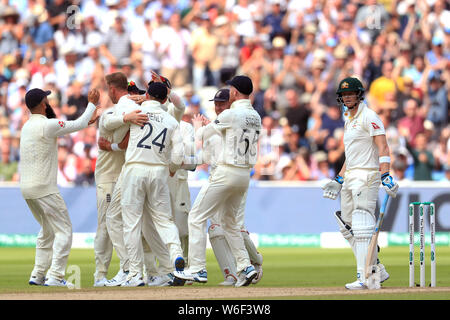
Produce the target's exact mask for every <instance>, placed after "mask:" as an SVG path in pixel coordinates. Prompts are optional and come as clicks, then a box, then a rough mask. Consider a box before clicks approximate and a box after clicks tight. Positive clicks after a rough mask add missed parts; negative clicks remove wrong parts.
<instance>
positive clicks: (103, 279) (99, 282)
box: [94, 277, 108, 287]
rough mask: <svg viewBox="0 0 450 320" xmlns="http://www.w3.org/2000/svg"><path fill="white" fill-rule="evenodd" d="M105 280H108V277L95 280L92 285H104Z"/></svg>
mask: <svg viewBox="0 0 450 320" xmlns="http://www.w3.org/2000/svg"><path fill="white" fill-rule="evenodd" d="M106 282H108V279H106V278H105V277H103V278H101V279H98V280H95V281H94V287H104V286H105V285H106Z"/></svg>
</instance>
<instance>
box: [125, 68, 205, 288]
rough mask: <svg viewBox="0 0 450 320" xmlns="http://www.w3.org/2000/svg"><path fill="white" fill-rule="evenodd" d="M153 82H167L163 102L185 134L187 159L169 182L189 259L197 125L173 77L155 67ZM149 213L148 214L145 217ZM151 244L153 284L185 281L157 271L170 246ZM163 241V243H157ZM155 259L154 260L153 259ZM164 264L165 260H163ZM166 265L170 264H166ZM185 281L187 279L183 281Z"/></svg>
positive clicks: (148, 262) (147, 253)
mask: <svg viewBox="0 0 450 320" xmlns="http://www.w3.org/2000/svg"><path fill="white" fill-rule="evenodd" d="M153 82H160V83H163V84H164V85H165V86H166V87H167V90H168V92H169V93H168V99H167V101H166V102H165V103H164V104H162V106H161V107H162V109H163V110H164V111H167V112H168V113H169V114H170V115H171V116H173V117H174V118H175V119H176V120H177V121H178V123H179V124H180V134H181V136H182V138H183V146H184V150H185V156H184V160H183V164H182V166H181V168H180V169H178V170H177V171H176V173H175V175H174V176H169V178H168V186H169V191H170V199H171V201H170V202H171V208H172V214H173V219H174V221H175V225H176V226H177V228H178V232H179V236H180V242H181V247H182V249H183V255H184V257H185V259H187V250H188V227H187V216H188V213H189V210H190V208H191V197H190V191H189V185H188V183H187V171H188V170H191V171H192V170H195V168H196V163H197V160H196V158H195V146H194V129H193V127H192V125H191V124H190V123H187V122H185V121H181V118H182V117H183V114H184V112H185V108H186V107H185V105H184V103H183V101H182V100H181V98H180V97H179V96H178V95H177V94H176V93H175V92H173V91H172V90H171V89H172V86H171V83H170V81H169V79H167V78H165V77H163V76H160V75H158V74H157V73H155V72H154V71H152V80H151V81H150V82H149V85H150V84H151V83H153ZM132 99H133V100H134V101H136V103H138V104H142V103H143V102H144V101H146V99H147V98H146V97H144V96H134V97H132ZM147 218H148V217H147V216H145V215H144V220H145V219H147ZM151 226H152V223H144V224H143V229H142V231H143V233H145V234H148V235H152V234H154V232H153V230H148V228H149V227H151ZM154 240H155V241H152V243H151V244H149V245H144V261H145V266H146V269H147V270H150V277H149V281H148V285H149V286H165V285H167V283H170V285H181V283H180V280H179V279H173V275H172V274H166V273H164V272H161V270H160V271H159V272H156V270H155V268H154V265H155V263H154V262H153V261H154V259H155V258H158V260H159V261H160V269H161V260H162V259H163V260H166V256H167V249H164V250H163V251H162V250H161V249H162V248H164V247H162V246H161V243H160V242H161V241H158V239H154ZM157 242H159V243H157ZM152 262H153V263H152ZM163 264H164V263H163ZM162 268H163V269H166V270H167V268H166V267H164V266H163V267H162ZM182 283H184V281H182Z"/></svg>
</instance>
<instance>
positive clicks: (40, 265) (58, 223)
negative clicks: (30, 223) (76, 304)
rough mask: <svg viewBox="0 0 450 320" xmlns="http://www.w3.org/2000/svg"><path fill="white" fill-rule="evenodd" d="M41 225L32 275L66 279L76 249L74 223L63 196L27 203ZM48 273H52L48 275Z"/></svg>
mask: <svg viewBox="0 0 450 320" xmlns="http://www.w3.org/2000/svg"><path fill="white" fill-rule="evenodd" d="M25 201H26V202H27V204H28V207H29V208H30V210H31V212H32V213H33V215H34V217H35V218H36V220H37V221H38V222H39V224H40V225H41V230H40V231H39V234H38V237H37V240H36V258H35V264H34V269H33V271H32V273H31V276H36V277H38V278H42V277H44V276H45V275H46V273H47V276H48V277H51V278H54V279H57V280H62V279H64V275H65V271H66V266H67V259H68V258H69V253H70V248H71V247H72V223H71V222H70V217H69V212H68V211H67V207H66V203H65V202H64V200H63V198H62V197H61V195H60V194H59V193H54V194H50V195H48V196H45V197H42V198H39V199H26V200H25ZM47 271H48V272H47Z"/></svg>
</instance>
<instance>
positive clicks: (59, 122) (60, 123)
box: [58, 121, 66, 128]
mask: <svg viewBox="0 0 450 320" xmlns="http://www.w3.org/2000/svg"><path fill="white" fill-rule="evenodd" d="M58 124H59V126H60V127H61V128H64V127H65V126H66V123H65V122H64V121H58Z"/></svg>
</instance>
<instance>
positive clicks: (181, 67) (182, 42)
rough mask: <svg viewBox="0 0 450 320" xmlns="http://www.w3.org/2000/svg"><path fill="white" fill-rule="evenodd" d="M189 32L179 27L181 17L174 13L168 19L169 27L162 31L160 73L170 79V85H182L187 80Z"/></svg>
mask: <svg viewBox="0 0 450 320" xmlns="http://www.w3.org/2000/svg"><path fill="white" fill-rule="evenodd" d="M189 42H190V34H189V31H188V30H187V29H184V28H182V27H181V18H180V15H179V14H178V13H174V14H173V15H172V16H171V17H170V19H169V27H167V28H166V29H165V31H164V38H162V39H161V43H160V46H159V51H160V52H161V56H162V61H161V64H162V69H161V73H162V74H163V75H164V76H165V77H166V78H168V79H171V82H172V85H173V86H175V87H182V86H184V85H185V84H186V82H187V80H188V75H189V73H188V49H189Z"/></svg>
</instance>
